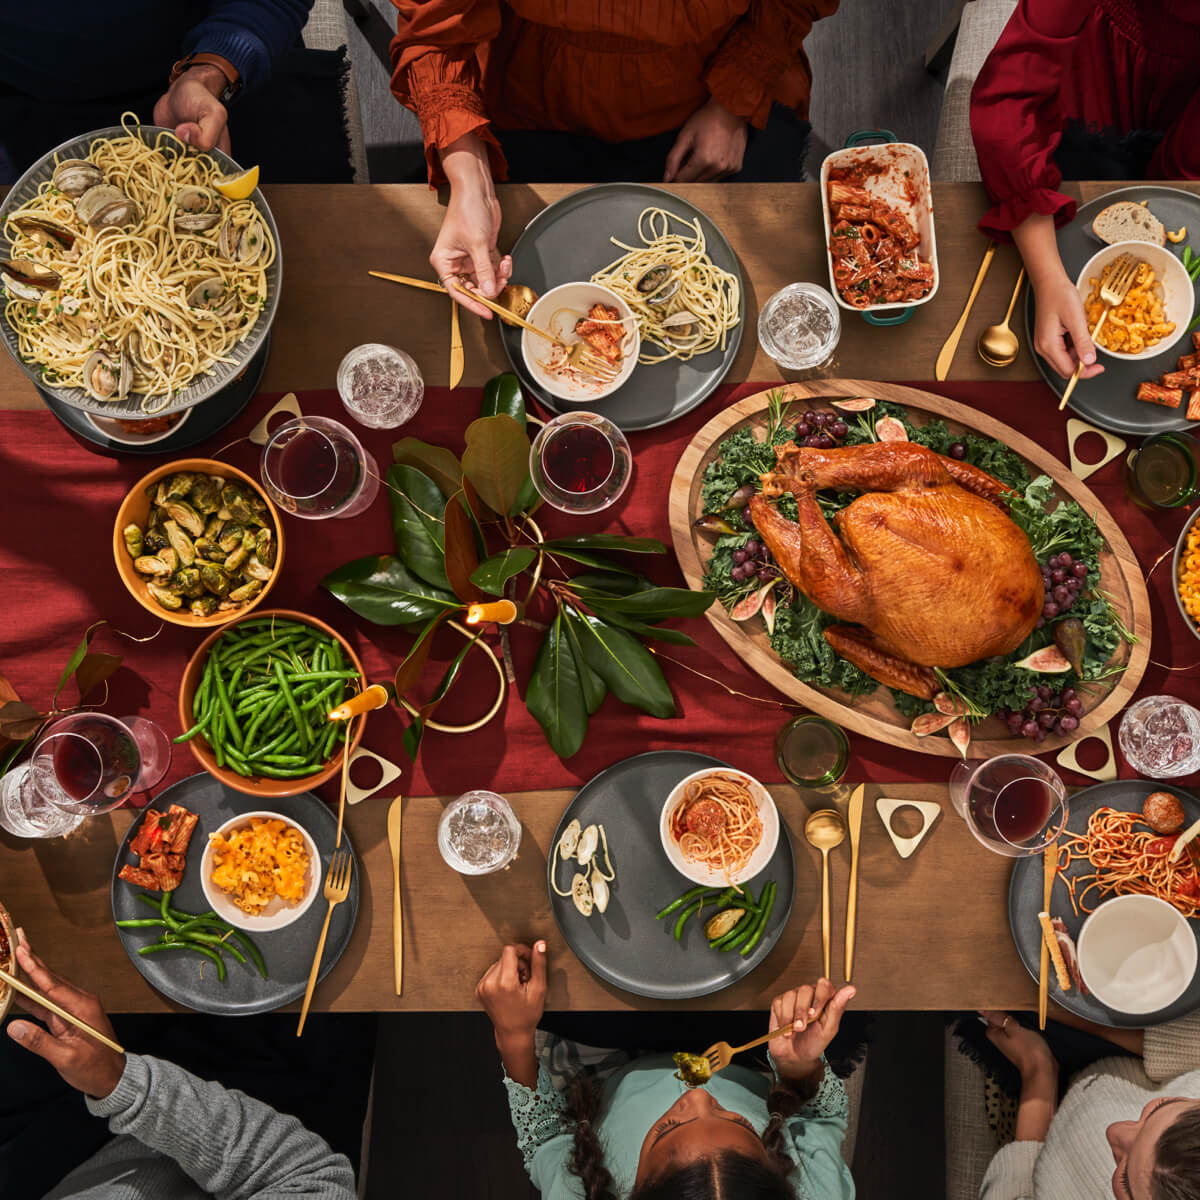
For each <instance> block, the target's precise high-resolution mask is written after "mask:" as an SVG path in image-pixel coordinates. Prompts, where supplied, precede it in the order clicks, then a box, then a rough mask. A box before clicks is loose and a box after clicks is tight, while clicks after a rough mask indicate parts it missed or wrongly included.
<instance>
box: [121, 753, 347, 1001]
mask: <svg viewBox="0 0 1200 1200" xmlns="http://www.w3.org/2000/svg"><path fill="white" fill-rule="evenodd" d="M172 804H179V805H181V806H182V807H183V808H186V809H187V810H188V811H189V812H194V813H195V814H196V815H197V816H198V817H199V818H200V821H199V823H198V824H197V826H196V830H195V832H194V833H193V834H192V840H191V842H190V843H189V844H188V854H187V866H186V868H185V870H184V873H183V883H182V884H180V886H179V890H178V891H177V892H176V893H175V894H174V896H172V898H171V905H172V907H174V908H179V909H182V910H183V911H184V912H194V913H202V912H208V911H209V904H208V901H207V900H205V898H204V891H203V889H202V888H201V886H200V855H201V853H202V852H203V850H204V846H205V843H206V842H207V841H208V835H209V834H210V833H211V832H213V831H214V830H216V829H218V828H219V827H220V826H221V825H223V824H224V823H225V822H226V821H228V820H229V819H230V818H231V817H235V816H237V815H238V813H244V812H254V811H256V810H259V811H270V812H278V813H282V814H283V816H285V817H291V818H292V819H294V820H295V822H296V823H297V825H301V826H303V827H304V829H306V830H307V831H308V833H309V835H310V836H311V837H312V839H313V841H314V842H315V843H316V845H317V849H318V850H319V851H320V853H321V862H320V864H315V863H314V864H313V869H314V872H315V873H316V874H317V875H318V877H319V881H320V882H318V884H317V886H318V889H319V888H320V886H321V883H323V882H324V879H325V875H326V872H327V871H328V869H329V859H330V857H331V856H332V854H333V847H334V839H335V838H336V837H337V818H336V817H335V816H334V815H333V813H331V812H330V811H329V808H328V807H327V806H326V805H325V804H324V803H323V802H322V801H321V800H320V799H319V798H318V797H316V796H314V795H313V794H312V793H311V792H304V793H302V794H301V795H299V796H287V797H285V798H281V799H271V800H258V799H256V798H255V797H254V796H245V795H243V794H242V793H241V792H235V791H234V790H233V789H232V788H227V787H226V786H225V785H224V784H223V783H220V782H219V781H218V780H216V779H214V778H213V777H212V776H211V775H209V774H207V773H205V772H201V773H200V774H198V775H192V776H190V777H189V778H187V779H181V780H180V781H179V782H178V783H176V784H172V785H171V786H170V787H169V788H167V789H166V790H165V791H163V792H160V793H159V794H158V795H157V796H155V798H154V799H153V800H152V801H151V802H150V804H149V805H148V806H147V807H148V808H152V809H158V810H160V811H165V810H166V809H168V808H169V807H170V806H171V805H172ZM144 811H145V810H144V809H142V810H139V812H138V818H137V820H136V821H135V822H134V823H133V824H132V825H131V826H130V827H129V832H128V833H126V835H125V838H124V840H123V841H122V842H121V848H120V849H119V850H118V851H117V861H116V862H115V863H114V864H113V882H112V909H113V920H114V921H125V920H129V919H130V918H137V917H152V916H153V915H154V914H153V913H152V912H151V911H150V909H149V908H147V907H146V905H144V904H142V903H141V902H140V901H139V900H138V899H137V895H138V893H139V892H141V891H142V890H143V889H141V888H137V887H134V886H133V885H132V884H129V883H126V882H125V881H124V880H121V879H118V878H117V873H118V872H119V871H120V870H121V868H122V867H123V866H124V865H125V864H126V863H130V864H132V865H133V866H137V856H136V855H133V854H130V853H129V843H130V841H131V840H132V839H133V836H134V834H135V833H136V832H137V830H138V828H139V826H140V825H141V821H142V816H141V814H142V812H144ZM342 841H343V842H344V843H345V845H346V847H347V848H348V849H349V851H350V854H351V856H352V857H355V856H354V847H353V846H351V845H350V837H349V835H348V834H347V833H346V832H345V831H344V830H343V831H342ZM358 870H359V868H358V861H357V857H355V863H354V869H353V871H352V873H351V877H350V895H349V896H347V898H346V899H345V900H344V901H343V902H342V903H341V904H338V905H336V906H335V907H334V910H333V919H332V920H331V921H330V922H329V937H328V938H327V940H326V942H325V953H324V955H323V956H322V959H321V974H320V976H319V978H320V979H324V978H325V976H326V975H328V974H329V972H330V971H331V970H332V969H333V965H334V963H336V962H337V960H338V959H339V958H341V956H342V952H343V951H344V950H345V949H346V945H347V943H349V941H350V934H351V933H352V932H353V931H354V922H355V919H356V918H357V916H358ZM147 894H148V895H150V896H151V897H152V898H153V899H155V900H157V899H158V898H159V893H158V892H150V893H147ZM327 909H328V905H327V904H326V903H325V901H324V900H323V899H322V897H321V895H320V892H319V890H318V894H317V897H316V899H314V900H313V902H312V904H311V905H309V908H308V911H307V912H306V913H305V914H304V915H303V916H302V917H300V918H299V919H297V920H295V921H293V922H292V923H291V924H290V925H285V926H284V927H283V928H282V929H276V930H273V931H272V932H270V933H254V934H252V935H251V936H252V937H253V938H254V942H255V944H256V945H257V946H258V948H259V950H260V951H262V956H263V958H264V959H265V960H266V964H267V976H268V978H266V979H264V978H263V977H262V976H261V975H260V974H259V973H258V971H257V970H255V968H254V966H253V964H252V963H250V962H247V963H246V965H245V966H243V965H242V964H241V963H238V962H234V961H233V959H231V958H229V957H228V956H227V957H226V962H225V965H226V970H227V975H226V978H225V982H224V983H222V982H221V981H220V980H219V979H218V978H217V974H216V968H215V967H214V966H213V965H212V963H211V962H209V961H208V959H206V958H204V957H203V956H202V955H199V954H188V953H186V952H184V951H180V952H178V953H176V952H175V951H164V952H162V953H159V954H146V955H142V954H139V953H138V947H139V946H144V945H148V944H149V943H150V942H155V941H157V940H158V936H159V934H160V932H161V930H159V929H118V930H117V936H118V937H119V938H120V939H121V945H122V946H124V947H125V953H126V954H128V955H129V961H130V962H131V963H133V965H134V966H135V967H137V969H138V970H139V971H140V972H141V973H142V975H143V976H145V978H146V980H147V982H149V983H150V984H151V985H152V986H153V987H155V988H157V989H158V990H159V991H160V992H162V994H163V995H164V996H166V997H167V999H168V1000H174V1001H175V1002H176V1003H178V1004H182V1005H185V1006H186V1007H187V1008H193V1009H195V1010H196V1011H197V1012H204V1013H217V1014H221V1015H225V1016H248V1015H249V1014H251V1013H260V1012H271V1011H272V1010H273V1009H276V1008H281V1007H282V1006H283V1005H285V1004H290V1003H291V1002H292V1001H293V1000H298V999H299V998H300V997H301V996H303V995H304V989H305V987H306V986H307V984H308V973H309V971H310V970H311V969H312V960H313V954H314V953H315V952H316V949H317V939H318V937H320V935H321V923H322V922H323V921H324V920H325V913H326V910H327Z"/></svg>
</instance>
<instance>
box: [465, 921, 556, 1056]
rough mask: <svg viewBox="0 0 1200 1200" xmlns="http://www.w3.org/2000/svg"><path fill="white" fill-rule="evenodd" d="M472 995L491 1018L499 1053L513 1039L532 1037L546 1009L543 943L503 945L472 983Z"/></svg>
mask: <svg viewBox="0 0 1200 1200" xmlns="http://www.w3.org/2000/svg"><path fill="white" fill-rule="evenodd" d="M475 998H476V999H477V1000H478V1001H479V1003H480V1004H482V1005H483V1008H484V1011H485V1012H486V1013H487V1015H488V1016H489V1017H491V1019H492V1027H493V1028H494V1029H495V1031H496V1044H497V1046H499V1047H500V1050H501V1052H502V1053H503V1052H504V1051H505V1049H506V1048H507V1047H509V1046H511V1045H512V1044H513V1043H514V1042H518V1041H522V1040H525V1039H532V1037H533V1032H534V1030H535V1029H536V1028H537V1023H538V1022H539V1021H540V1020H541V1019H542V1014H543V1013H544V1012H545V1011H546V943H545V942H537V943H535V945H534V947H533V949H530V948H529V947H528V946H521V945H512V946H505V947H504V950H503V951H502V952H501V954H500V957H499V959H497V961H496V962H494V963H492V965H491V966H490V967H488V969H487V970H486V971H485V972H484V975H483V978H482V979H481V980H480V981H479V983H478V984H476V985H475Z"/></svg>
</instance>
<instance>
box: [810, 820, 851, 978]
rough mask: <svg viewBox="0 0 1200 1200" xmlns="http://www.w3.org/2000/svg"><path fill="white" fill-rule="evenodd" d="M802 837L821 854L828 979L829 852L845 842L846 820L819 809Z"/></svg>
mask: <svg viewBox="0 0 1200 1200" xmlns="http://www.w3.org/2000/svg"><path fill="white" fill-rule="evenodd" d="M804 836H805V837H806V838H808V841H809V845H811V846H815V847H816V848H817V849H818V850H820V852H821V944H822V946H823V947H824V950H825V978H826V979H829V978H830V974H829V852H830V850H832V849H833V848H834V847H835V846H840V845H841V844H842V842H843V841H845V839H846V820H845V818H844V817H843V816H842V814H841V813H840V812H838V811H837V809H835V808H822V809H819V810H818V811H817V812H815V813H813V814H812V815H811V816H810V817H809V818H808V820H807V821H805V822H804Z"/></svg>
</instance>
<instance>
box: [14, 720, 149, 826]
mask: <svg viewBox="0 0 1200 1200" xmlns="http://www.w3.org/2000/svg"><path fill="white" fill-rule="evenodd" d="M170 764H171V743H170V741H169V739H168V738H167V736H166V734H165V733H163V731H162V730H161V729H160V728H159V727H158V726H157V725H156V724H155V723H154V722H153V721H149V720H147V719H146V718H144V717H137V718H130V719H129V720H128V721H119V720H117V718H116V717H110V716H108V714H107V713H98V712H81V713H73V714H72V715H70V716H68V717H63V718H62V719H61V720H59V721H55V723H54V724H53V725H51V726H50V727H49V728H48V729H47V730H46V731H45V733H43V734H42V736H41V737H40V738H39V739H38V741H37V744H36V745H35V746H34V748H33V755H32V756H31V758H30V760H29V762H28V763H27V764H25V765H24V766H23V767H19V768H17V770H16V771H12V772H10V773H9V775H7V776H5V779H4V786H3V792H2V795H0V826H3V827H4V828H5V829H7V830H8V831H9V832H10V833H13V834H15V835H16V836H18V837H57V836H60V835H61V834H64V833H69V832H70V831H71V830H72V829H74V828H75V826H76V825H78V824H79V822H80V821H82V820H83V819H84V818H85V817H88V816H92V815H94V814H97V813H106V812H108V811H110V810H111V809H114V808H117V807H119V806H120V805H121V804H124V803H126V802H127V801H129V800H131V799H132V798H133V796H134V795H135V793H137V792H138V791H141V790H145V789H146V788H151V787H153V786H154V785H155V784H156V783H158V782H159V780H161V779H162V777H163V776H164V775H165V774H166V772H167V768H168V767H169V766H170Z"/></svg>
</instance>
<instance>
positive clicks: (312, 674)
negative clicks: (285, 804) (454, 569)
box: [175, 608, 366, 797]
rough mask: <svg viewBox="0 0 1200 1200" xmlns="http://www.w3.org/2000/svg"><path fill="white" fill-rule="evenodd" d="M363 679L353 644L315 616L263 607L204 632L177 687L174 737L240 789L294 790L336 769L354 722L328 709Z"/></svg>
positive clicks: (358, 734) (272, 793) (263, 792)
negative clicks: (331, 715) (340, 718)
mask: <svg viewBox="0 0 1200 1200" xmlns="http://www.w3.org/2000/svg"><path fill="white" fill-rule="evenodd" d="M365 686H366V680H365V677H364V675H363V666H362V663H361V662H360V661H359V658H358V655H357V654H355V652H354V649H353V647H352V646H351V645H350V644H349V642H347V641H346V640H345V638H343V637H342V636H341V635H340V634H339V633H337V632H336V630H334V629H332V628H331V627H330V626H328V625H326V624H325V622H324V621H319V620H317V618H316V617H310V616H307V615H306V614H304V613H300V612H292V611H289V610H288V609H281V608H280V609H268V610H267V611H265V612H250V613H246V614H245V615H244V616H242V617H236V618H235V619H234V620H232V621H230V622H229V623H228V624H226V625H224V626H222V627H221V629H219V630H217V631H216V632H215V633H213V634H212V635H211V636H210V637H208V638H206V639H205V640H204V641H203V642H202V643H201V644H200V647H199V649H197V651H196V653H195V654H193V655H192V657H191V660H190V661H189V662H188V665H187V669H186V670H185V671H184V673H183V682H182V684H181V685H180V688H179V723H180V726H181V729H182V732H181V733H180V734H179V736H178V737H177V738H176V739H175V741H176V742H186V743H187V745H188V747H189V748H190V749H191V751H192V753H193V754H194V755H195V756H196V760H197V761H198V762H199V763H200V765H201V766H202V767H203V768H204V769H205V770H206V771H207V772H208V773H209V774H210V775H212V776H213V777H214V778H216V779H219V780H220V781H221V782H222V783H224V784H226V785H227V786H229V787H231V788H233V789H235V790H236V791H239V792H244V793H245V794H246V795H248V796H261V797H278V796H295V795H298V794H299V793H300V792H306V791H308V790H309V789H310V788H314V787H318V786H319V785H320V784H322V783H324V782H325V781H326V780H327V779H329V778H331V777H332V776H333V775H334V774H335V773H336V772H337V771H339V770H340V769H341V765H342V754H343V751H344V750H345V738H346V734H347V732H348V728H349V726H351V725H353V726H354V727H355V734H354V738H353V740H352V741H351V743H350V747H349V753H351V754H353V753H354V751H355V750H356V749H357V748H358V743H359V741H360V740H361V738H362V727H363V722H362V721H357V722H352V721H330V720H329V719H328V715H327V714H328V713H329V711H330V709H333V708H336V707H337V706H338V705H339V704H342V703H344V702H345V701H346V700H348V699H349V698H350V697H351V696H353V695H355V694H356V693H357V692H359V691H361V690H362V689H363V688H364V687H365Z"/></svg>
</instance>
